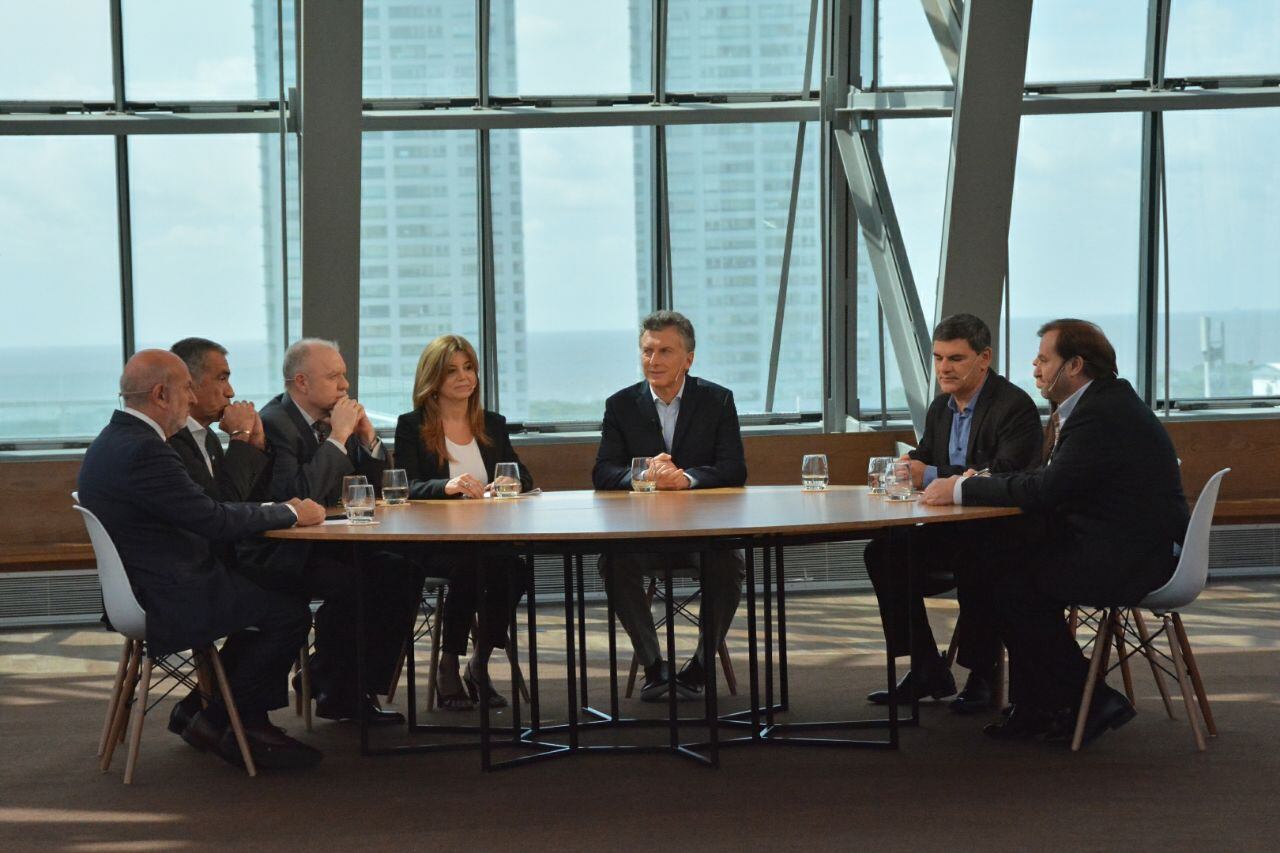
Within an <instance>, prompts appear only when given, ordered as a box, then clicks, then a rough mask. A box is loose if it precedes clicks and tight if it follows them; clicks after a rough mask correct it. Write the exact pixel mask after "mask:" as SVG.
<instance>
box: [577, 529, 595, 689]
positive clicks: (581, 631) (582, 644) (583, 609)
mask: <svg viewBox="0 0 1280 853" xmlns="http://www.w3.org/2000/svg"><path fill="white" fill-rule="evenodd" d="M573 563H574V576H575V577H576V578H577V584H578V683H579V685H580V687H579V689H578V692H579V693H581V694H582V695H581V696H579V697H578V698H579V700H580V701H581V702H582V707H583V708H584V709H586V708H587V707H589V706H590V705H591V700H590V699H588V698H587V595H586V589H587V587H586V584H584V583H583V580H582V555H581V554H577V555H575V556H574V558H573Z"/></svg>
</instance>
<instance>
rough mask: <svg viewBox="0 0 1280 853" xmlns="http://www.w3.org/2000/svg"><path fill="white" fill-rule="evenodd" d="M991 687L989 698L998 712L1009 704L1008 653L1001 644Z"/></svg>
mask: <svg viewBox="0 0 1280 853" xmlns="http://www.w3.org/2000/svg"><path fill="white" fill-rule="evenodd" d="M991 687H992V690H991V698H992V700H993V701H994V702H995V709H996V710H997V711H998V710H1000V709H1001V708H1003V707H1005V706H1006V705H1008V704H1009V653H1008V652H1007V651H1006V650H1005V647H1004V645H1003V644H1002V645H1001V646H1000V657H999V658H998V659H997V661H996V683H995V684H993V685H991Z"/></svg>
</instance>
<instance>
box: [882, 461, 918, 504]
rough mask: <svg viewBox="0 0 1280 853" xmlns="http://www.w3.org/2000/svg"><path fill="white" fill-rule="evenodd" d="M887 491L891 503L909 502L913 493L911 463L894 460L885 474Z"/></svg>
mask: <svg viewBox="0 0 1280 853" xmlns="http://www.w3.org/2000/svg"><path fill="white" fill-rule="evenodd" d="M885 490H886V493H887V494H888V496H889V500H891V501H909V500H911V498H912V491H911V463H910V462H903V461H900V460H897V459H895V460H893V462H891V463H890V465H889V469H888V471H887V472H886V474H885Z"/></svg>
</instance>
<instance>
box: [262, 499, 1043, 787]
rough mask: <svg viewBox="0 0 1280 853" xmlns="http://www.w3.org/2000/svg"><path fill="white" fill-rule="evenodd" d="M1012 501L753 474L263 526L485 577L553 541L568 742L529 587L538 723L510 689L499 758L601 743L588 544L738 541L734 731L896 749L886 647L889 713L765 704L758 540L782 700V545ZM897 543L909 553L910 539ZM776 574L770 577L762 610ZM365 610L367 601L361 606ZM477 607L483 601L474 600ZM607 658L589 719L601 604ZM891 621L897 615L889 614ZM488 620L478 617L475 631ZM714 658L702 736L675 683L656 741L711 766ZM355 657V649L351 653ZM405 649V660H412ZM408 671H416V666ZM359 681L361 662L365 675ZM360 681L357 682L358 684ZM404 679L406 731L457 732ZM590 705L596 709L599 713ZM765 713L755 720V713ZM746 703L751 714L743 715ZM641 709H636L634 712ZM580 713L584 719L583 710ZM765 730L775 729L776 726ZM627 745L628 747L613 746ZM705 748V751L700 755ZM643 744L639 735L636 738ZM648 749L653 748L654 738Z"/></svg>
mask: <svg viewBox="0 0 1280 853" xmlns="http://www.w3.org/2000/svg"><path fill="white" fill-rule="evenodd" d="M1018 512H1019V511H1018V510H1017V509H1013V508H1004V507H959V506H948V507H927V506H924V505H923V504H921V503H920V502H919V501H918V500H911V501H890V500H888V499H886V498H884V497H882V496H877V495H872V494H870V492H869V491H868V489H867V488H866V487H865V486H830V487H828V488H827V489H825V490H822V491H804V490H802V489H801V488H800V487H799V486H749V487H746V488H739V489H698V490H690V491H679V492H653V493H648V494H638V493H632V492H595V491H569V492H547V493H541V494H531V495H523V496H521V497H519V498H515V499H508V500H494V499H485V500H436V501H411V502H409V503H408V504H404V505H401V506H394V507H392V506H379V507H378V509H377V510H376V512H375V520H376V522H377V523H376V524H347V523H345V522H337V523H335V522H326V524H325V525H323V526H317V527H295V528H289V529H285V530H275V531H271V532H269V533H267V534H265V535H266V536H268V537H270V538H278V539H302V540H308V541H323V542H334V543H347V544H350V545H352V555H353V556H352V559H353V563H354V564H355V569H356V570H357V571H358V570H359V559H360V558H359V551H360V549H359V548H358V547H356V546H357V545H359V544H360V543H370V544H374V545H387V544H390V543H418V544H420V545H424V546H429V547H431V548H433V549H439V550H441V551H448V552H454V553H458V554H459V555H460V556H463V555H465V556H466V557H467V558H469V559H470V560H471V562H472V565H473V566H474V570H475V571H476V572H478V573H479V574H480V581H481V583H483V582H484V567H483V563H482V561H481V558H482V557H483V556H487V555H495V554H501V555H516V556H532V555H534V554H548V553H552V554H559V555H561V556H562V557H563V559H564V582H565V618H566V635H567V636H566V654H567V657H568V669H569V677H568V679H567V680H568V682H569V686H568V699H569V704H568V708H569V709H570V714H569V721H568V723H567V724H566V725H565V726H564V730H565V731H567V733H568V743H567V744H559V743H548V742H545V741H542V740H538V739H537V738H538V737H540V736H541V735H543V734H544V733H546V732H548V731H551V730H552V729H553V728H556V727H543V726H541V724H540V721H539V720H538V718H537V699H536V696H537V673H536V670H537V663H536V645H535V644H534V642H533V638H534V634H535V627H534V620H535V619H536V613H535V611H536V600H535V598H534V594H533V591H532V590H531V591H530V598H529V602H528V612H529V618H530V627H529V636H530V639H531V642H530V647H529V656H530V667H531V680H530V691H531V703H530V710H531V714H532V716H533V727H532V728H530V729H523V728H522V724H521V722H520V719H519V705H518V702H519V698H518V691H513V693H515V694H517V695H513V706H514V707H513V720H514V723H513V738H512V743H513V744H515V745H523V746H527V747H530V748H533V749H534V751H533V752H532V753H531V754H528V755H524V756H522V757H521V758H519V759H515V760H512V761H508V762H503V765H510V764H516V763H523V762H525V761H530V760H535V759H539V758H545V757H547V756H550V755H559V754H565V753H572V752H576V751H578V750H579V749H584V750H585V749H596V748H598V747H583V746H581V745H580V744H579V739H578V729H579V727H580V724H579V722H578V719H577V710H578V708H579V707H580V705H579V698H578V695H577V685H575V683H574V680H575V679H574V670H575V668H576V666H577V664H576V660H577V659H580V658H584V656H585V645H586V643H585V633H584V629H583V627H582V618H581V617H582V614H583V612H584V610H583V598H582V596H581V595H580V594H579V595H578V596H577V598H576V600H575V597H574V586H575V584H574V580H575V578H574V573H573V571H572V568H573V563H574V562H575V561H576V568H577V578H576V580H577V587H578V590H579V592H580V591H581V585H582V584H581V577H582V557H583V556H584V555H587V554H598V553H611V552H624V551H631V552H634V551H647V552H653V551H670V552H677V551H678V552H690V551H699V552H700V551H706V550H711V549H714V548H741V549H744V551H745V552H746V564H747V578H746V587H747V611H748V612H747V621H748V655H749V659H750V663H749V669H750V672H749V675H750V684H751V707H750V708H749V709H748V711H746V712H739V714H735V715H728V717H729V718H733V719H731V720H728V721H731V722H740V723H741V724H743V725H746V726H747V727H748V728H749V730H750V732H751V734H750V737H748V738H742V739H740V740H742V741H760V740H764V739H773V740H784V739H785V740H787V741H801V742H805V741H808V742H822V743H831V744H836V743H839V744H846V745H848V744H852V745H858V746H879V747H885V746H887V747H890V748H895V747H896V746H897V744H898V728H899V719H898V706H897V702H896V701H895V700H896V684H897V677H896V671H895V662H894V659H893V657H892V656H889V655H886V657H887V665H886V669H887V677H888V687H889V691H890V694H891V699H890V702H889V705H888V709H889V710H888V717H887V718H886V719H884V720H870V721H861V720H859V721H841V722H837V723H784V724H775V723H774V721H773V711H774V710H775V709H776V708H777V707H778V706H775V705H774V703H773V697H772V681H771V679H772V672H773V666H772V643H771V641H769V642H768V658H769V660H767V662H766V675H767V678H766V680H767V681H768V682H769V684H768V690H767V692H768V693H769V695H768V696H767V697H766V705H765V707H764V708H761V707H760V702H759V686H758V676H757V651H756V600H755V598H756V596H755V572H754V558H753V555H754V551H755V550H756V549H765V551H764V553H765V556H766V575H768V572H769V566H768V562H767V561H768V558H769V555H770V553H771V551H775V550H776V553H777V556H778V572H777V576H778V583H779V590H778V592H779V617H780V620H779V626H778V627H779V645H780V653H781V655H782V666H783V668H782V669H781V670H780V682H781V683H782V684H783V685H784V686H783V691H784V694H783V696H784V699H783V702H782V703H781V707H782V708H783V709H785V707H786V700H785V682H786V678H785V651H783V650H784V649H785V646H784V645H783V643H784V640H783V635H784V634H785V621H784V619H785V617H784V616H783V615H782V613H783V611H782V606H783V605H782V602H783V599H782V587H781V584H782V557H781V553H782V548H783V547H785V546H787V545H796V544H807V543H812V542H824V541H826V542H831V541H842V540H853V539H866V538H869V537H871V536H872V535H874V534H877V533H881V532H888V533H889V535H890V540H891V544H890V547H891V548H898V547H901V548H904V549H905V548H906V545H905V541H904V537H903V536H902V535H901V534H902V533H903V532H904V531H906V530H908V529H909V528H911V527H914V526H916V525H920V524H943V523H964V522H970V521H976V520H981V519H991V518H999V517H1004V516H1010V515H1016V514H1018ZM903 556H904V557H905V558H906V559H908V560H909V559H910V555H909V551H904V552H903ZM665 580H666V584H667V590H668V595H667V596H666V602H667V616H668V618H667V647H668V656H669V658H670V659H674V625H673V621H672V618H671V617H672V598H671V595H670V584H671V578H670V573H669V572H668V573H667V577H666V579H665ZM769 589H770V585H769V583H768V581H767V580H766V585H765V594H766V610H767V609H768V601H769V600H768V598H767V596H768V595H769ZM357 590H358V595H359V596H360V597H361V598H362V597H363V591H362V590H363V584H357ZM575 604H576V606H577V611H578V612H577V614H576V615H577V616H578V619H577V620H576V621H577V624H578V633H579V636H578V640H579V645H580V646H581V649H577V648H575V646H574V636H573V635H574V622H575V619H574V617H575V613H574V607H575ZM357 610H358V612H360V613H361V617H360V618H361V619H362V618H363V615H362V613H363V607H362V606H361V607H358V608H357ZM480 616H481V618H483V608H481V613H480ZM609 616H610V618H609V620H608V621H609V641H610V665H611V666H610V670H611V679H610V681H611V701H612V713H611V714H607V715H605V714H600V715H599V716H601V717H602V718H603V719H602V720H599V721H596V722H604V723H609V724H619V723H621V722H624V721H622V720H621V719H620V718H619V715H618V712H617V686H616V660H615V644H614V643H615V640H614V625H613V618H612V609H611V608H610V612H609ZM890 627H891V626H890ZM771 629H772V620H771V618H769V614H768V613H766V634H767V635H768V634H769V633H770V632H771ZM483 631H484V627H483V626H482V627H481V632H482V633H483ZM362 637H363V630H362V627H361V628H358V630H357V640H361V639H362ZM706 653H707V655H708V660H706V661H704V666H703V669H704V672H705V673H706V676H707V685H706V688H705V698H706V702H705V705H706V709H705V720H704V722H705V724H706V726H707V728H708V731H709V740H708V741H707V742H705V743H699V744H692V745H691V744H681V743H680V742H679V737H678V728H679V719H678V718H677V715H676V697H675V691H674V690H671V691H668V694H669V718H668V721H667V725H668V727H669V728H670V731H671V740H670V743H669V745H668V746H666V747H662V749H663V750H669V751H672V752H676V753H679V754H683V755H687V756H689V757H693V758H696V759H698V760H701V761H705V762H707V763H710V764H712V765H715V764H718V748H719V745H720V742H719V738H718V731H717V727H718V724H719V723H720V722H725V721H726V719H727V718H721V717H719V715H718V713H717V706H716V685H715V673H716V666H715V662H714V659H713V657H712V656H713V655H714V654H715V650H714V649H710V647H709V645H708V649H707V650H706ZM362 658H363V654H362V653H358V655H357V660H358V661H360V660H362ZM412 659H413V655H412V654H410V656H409V662H410V666H411V667H412ZM410 673H411V682H410V683H411V684H412V670H410ZM359 678H360V684H361V685H363V683H364V681H363V673H361V674H360V676H359ZM580 681H581V687H582V693H583V697H582V702H583V704H585V702H586V699H585V694H586V664H585V659H583V660H582V666H581V672H580ZM362 692H363V691H362ZM916 711H917V709H916V706H915V705H914V704H913V707H912V717H911V719H912V720H918V714H917V712H916ZM414 712H415V708H414V699H413V695H412V690H411V691H410V729H411V730H412V731H423V730H434V731H443V730H446V729H447V730H450V731H454V732H457V731H463V730H465V729H462V728H459V727H438V726H418V725H417V723H416V719H415V718H416V714H415V713H414ZM597 713H598V712H597ZM761 715H764V716H765V717H766V718H767V720H766V724H765V725H764V726H763V727H762V726H761V724H760V717H761ZM744 716H747V717H749V718H750V720H749V721H747V720H742V719H740V718H742V717H744ZM633 722H636V721H633ZM581 725H588V724H587V723H583V724H581ZM805 727H813V728H827V729H830V728H864V727H884V728H887V729H888V732H889V739H888V740H887V741H863V740H850V739H844V740H840V739H834V738H820V739H819V738H802V737H788V736H787V732H789V731H791V730H795V729H802V728H805ZM479 734H480V749H481V766H482V767H484V768H485V769H490V768H493V767H495V766H496V765H494V764H493V762H492V760H491V755H490V750H491V744H490V725H489V707H488V702H487V697H486V696H485V693H484V691H481V702H480V726H479ZM771 735H772V736H773V737H772V738H770V736H771ZM424 747H425V748H430V745H422V744H409V745H400V746H396V747H391V748H387V749H380V750H372V749H371V748H370V746H369V740H368V727H367V724H366V721H364V720H362V721H361V749H362V751H363V752H365V753H366V754H370V753H373V752H378V753H382V752H403V751H418V750H419V749H422V748H424ZM607 748H608V749H622V747H607ZM704 748H705V750H706V752H707V753H708V754H707V755H703V754H702V750H703V749H704ZM637 749H638V748H637ZM646 751H652V750H651V749H649V750H646Z"/></svg>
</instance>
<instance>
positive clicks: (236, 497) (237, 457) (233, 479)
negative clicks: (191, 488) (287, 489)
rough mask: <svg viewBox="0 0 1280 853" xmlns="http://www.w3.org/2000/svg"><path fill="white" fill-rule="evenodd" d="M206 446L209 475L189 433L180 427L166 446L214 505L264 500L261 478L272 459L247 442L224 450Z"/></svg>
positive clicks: (219, 444) (213, 444)
mask: <svg viewBox="0 0 1280 853" xmlns="http://www.w3.org/2000/svg"><path fill="white" fill-rule="evenodd" d="M211 429H212V427H211ZM209 445H210V454H209V456H210V459H211V460H212V462H213V474H212V475H210V473H209V468H208V467H207V466H206V465H205V464H204V454H203V453H201V452H200V448H199V447H197V446H196V439H195V436H193V435H192V434H191V430H189V429H187V428H186V427H183V428H182V429H180V430H178V431H177V432H175V433H174V434H173V435H171V436H169V446H170V447H172V448H173V449H174V450H176V451H177V452H178V456H179V457H181V459H182V464H183V465H185V466H186V469H187V473H188V474H190V475H191V479H193V480H195V481H196V485H197V486H199V487H200V488H202V489H204V492H205V494H207V495H208V496H209V497H211V498H213V499H214V500H216V501H248V500H255V499H257V500H266V482H265V481H264V480H263V479H262V474H263V472H264V471H266V469H267V465H268V463H270V461H271V457H269V456H268V455H267V454H266V453H265V452H263V451H261V450H259V449H258V448H256V447H254V446H253V445H252V444H250V443H249V442H247V441H232V442H231V446H230V447H228V448H227V449H226V450H223V448H222V442H220V441H217V440H215V441H211V442H209Z"/></svg>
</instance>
